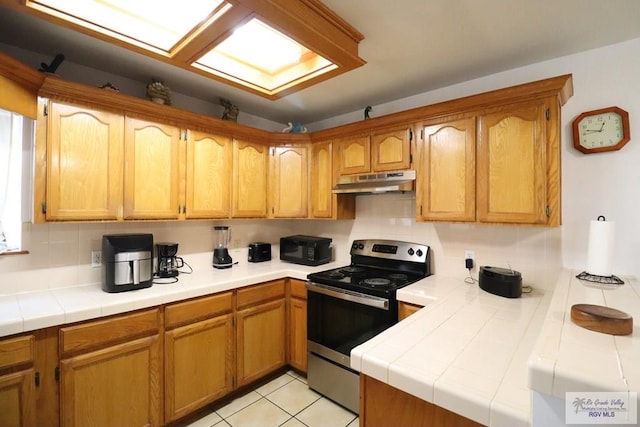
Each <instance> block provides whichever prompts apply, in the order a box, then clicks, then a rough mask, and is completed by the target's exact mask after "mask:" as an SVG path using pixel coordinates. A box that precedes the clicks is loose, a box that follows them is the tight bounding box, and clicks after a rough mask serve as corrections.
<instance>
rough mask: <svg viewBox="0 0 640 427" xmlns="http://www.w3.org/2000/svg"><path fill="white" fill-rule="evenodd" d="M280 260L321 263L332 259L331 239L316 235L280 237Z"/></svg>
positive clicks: (297, 262) (307, 263) (309, 263)
mask: <svg viewBox="0 0 640 427" xmlns="http://www.w3.org/2000/svg"><path fill="white" fill-rule="evenodd" d="M280 260H282V261H288V262H293V263H295V264H302V265H321V264H326V263H328V262H330V261H331V239H330V238H328V237H316V236H304V235H296V236H288V237H281V238H280Z"/></svg>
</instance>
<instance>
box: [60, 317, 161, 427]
mask: <svg viewBox="0 0 640 427" xmlns="http://www.w3.org/2000/svg"><path fill="white" fill-rule="evenodd" d="M159 325H160V315H159V309H157V308H156V309H151V310H145V311H141V312H136V313H131V314H126V315H122V316H117V317H114V318H110V319H105V320H98V321H93V322H86V323H82V324H78V325H74V326H69V327H63V328H61V329H60V353H61V360H60V390H61V392H60V413H61V417H60V419H61V423H62V426H88V425H91V426H104V427H108V426H115V425H120V426H125V425H126V426H159V425H162V423H163V421H162V410H161V408H162V406H161V405H162V403H161V398H160V397H161V388H162V370H161V366H162V362H161V352H162V349H161V346H160V337H159V335H158V331H159Z"/></svg>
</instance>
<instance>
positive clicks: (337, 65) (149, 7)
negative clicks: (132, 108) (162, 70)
mask: <svg viewBox="0 0 640 427" xmlns="http://www.w3.org/2000/svg"><path fill="white" fill-rule="evenodd" d="M16 4H17V5H15V6H14V7H15V8H17V9H19V10H21V11H23V12H26V13H30V14H33V15H36V16H38V17H40V18H43V19H46V20H48V21H51V22H53V23H55V24H57V25H61V26H65V27H68V28H73V29H75V30H77V31H80V32H83V33H84V34H88V35H91V36H93V37H96V38H99V39H102V40H105V41H107V42H109V43H112V44H114V45H117V46H120V47H124V48H127V49H130V50H133V51H135V52H137V53H139V54H144V55H147V56H150V57H152V58H155V59H158V60H161V61H163V62H167V63H169V64H172V65H175V66H177V67H181V68H184V69H185V70H189V71H192V72H197V73H198V74H201V75H203V76H207V77H210V78H213V79H215V80H218V81H221V82H226V83H228V84H231V85H233V86H235V87H238V88H242V89H244V90H248V91H250V92H253V93H256V94H258V95H261V96H264V97H266V98H269V99H277V98H279V97H282V96H284V95H286V94H289V93H293V92H295V91H296V90H300V89H302V88H304V87H308V86H311V85H313V84H316V83H318V82H321V81H323V80H326V79H328V78H331V77H334V76H336V75H339V74H342V73H344V72H347V71H349V70H352V69H354V68H357V67H360V66H362V65H364V64H365V61H363V60H362V59H361V58H360V57H358V43H359V42H360V41H361V40H362V39H363V36H362V35H361V34H360V33H359V32H358V31H357V30H356V29H354V28H353V27H351V26H350V25H349V24H348V23H346V22H345V21H344V20H342V18H340V17H339V16H337V15H336V14H335V13H333V12H332V11H331V10H330V9H328V8H327V7H326V6H324V5H323V4H322V3H321V2H320V1H319V0H305V1H304V2H299V3H296V7H295V10H292V8H291V3H290V2H289V1H286V0H234V1H233V2H227V1H225V0H182V1H180V2H158V1H157V0H136V1H130V0H81V1H72V0H17V3H16ZM270 24H272V25H270ZM274 27H277V28H278V30H276V29H275V28H274ZM150 77H151V76H150ZM154 77H161V76H154Z"/></svg>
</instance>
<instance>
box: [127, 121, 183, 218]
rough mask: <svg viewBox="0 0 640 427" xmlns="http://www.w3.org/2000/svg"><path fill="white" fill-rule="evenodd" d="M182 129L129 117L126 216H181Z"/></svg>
mask: <svg viewBox="0 0 640 427" xmlns="http://www.w3.org/2000/svg"><path fill="white" fill-rule="evenodd" d="M179 141H180V129H178V128H176V127H173V126H169V125H163V124H159V123H153V122H147V121H144V120H139V119H134V118H130V117H127V119H126V124H125V150H126V156H125V157H126V159H127V161H126V164H125V181H124V188H125V190H124V196H125V197H124V218H125V219H177V218H178V216H179V214H180V210H181V209H180V206H179V200H178V191H179V187H180V185H179V184H180V183H179V180H180V173H179V165H180V159H179V154H180V153H179Z"/></svg>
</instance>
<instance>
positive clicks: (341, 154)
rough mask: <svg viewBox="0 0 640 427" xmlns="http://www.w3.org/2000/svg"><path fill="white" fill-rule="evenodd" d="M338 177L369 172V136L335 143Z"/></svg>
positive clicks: (355, 137) (345, 139)
mask: <svg viewBox="0 0 640 427" xmlns="http://www.w3.org/2000/svg"><path fill="white" fill-rule="evenodd" d="M336 145H337V148H338V153H337V155H338V165H339V166H338V167H339V170H338V173H339V175H353V174H359V173H367V172H370V171H371V144H370V139H369V135H360V136H354V137H349V138H344V139H340V140H338V141H336Z"/></svg>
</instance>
